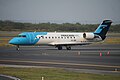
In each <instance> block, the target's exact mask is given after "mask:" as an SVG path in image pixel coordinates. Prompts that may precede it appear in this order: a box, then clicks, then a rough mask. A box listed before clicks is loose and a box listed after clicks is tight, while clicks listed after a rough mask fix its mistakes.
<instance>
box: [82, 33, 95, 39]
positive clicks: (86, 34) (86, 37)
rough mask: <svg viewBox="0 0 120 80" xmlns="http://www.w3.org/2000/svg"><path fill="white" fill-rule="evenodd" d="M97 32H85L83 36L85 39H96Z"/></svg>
mask: <svg viewBox="0 0 120 80" xmlns="http://www.w3.org/2000/svg"><path fill="white" fill-rule="evenodd" d="M94 37H95V34H94V33H83V38H85V39H94Z"/></svg>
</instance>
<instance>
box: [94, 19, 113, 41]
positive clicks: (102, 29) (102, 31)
mask: <svg viewBox="0 0 120 80" xmlns="http://www.w3.org/2000/svg"><path fill="white" fill-rule="evenodd" d="M111 23H112V21H111V20H104V21H103V22H102V23H101V24H100V25H99V27H98V28H97V29H96V30H95V32H94V34H97V35H99V36H100V37H101V38H102V40H104V39H105V38H106V33H107V32H108V30H109V28H110V25H111Z"/></svg>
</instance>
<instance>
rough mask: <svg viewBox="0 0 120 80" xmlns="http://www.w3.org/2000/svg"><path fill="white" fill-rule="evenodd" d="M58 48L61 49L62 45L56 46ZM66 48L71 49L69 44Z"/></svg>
mask: <svg viewBox="0 0 120 80" xmlns="http://www.w3.org/2000/svg"><path fill="white" fill-rule="evenodd" d="M57 48H58V50H62V46H57ZM66 49H67V50H71V47H70V46H66Z"/></svg>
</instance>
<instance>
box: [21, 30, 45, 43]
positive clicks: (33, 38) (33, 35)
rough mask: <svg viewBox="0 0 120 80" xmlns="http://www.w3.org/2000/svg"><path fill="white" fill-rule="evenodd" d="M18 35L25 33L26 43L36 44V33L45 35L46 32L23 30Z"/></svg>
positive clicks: (37, 39)
mask: <svg viewBox="0 0 120 80" xmlns="http://www.w3.org/2000/svg"><path fill="white" fill-rule="evenodd" d="M19 35H26V36H27V37H26V38H27V43H26V44H27V45H34V44H36V43H37V42H38V41H39V40H40V39H39V38H36V36H37V35H47V32H23V33H21V34H19Z"/></svg>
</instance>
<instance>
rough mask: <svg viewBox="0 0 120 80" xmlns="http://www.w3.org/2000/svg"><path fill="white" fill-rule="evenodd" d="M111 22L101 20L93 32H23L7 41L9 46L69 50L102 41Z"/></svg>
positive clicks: (17, 48)
mask: <svg viewBox="0 0 120 80" xmlns="http://www.w3.org/2000/svg"><path fill="white" fill-rule="evenodd" d="M111 23H112V21H111V20H103V22H102V23H101V24H100V25H99V26H98V28H97V29H96V30H95V31H94V32H81V33H79V32H23V33H20V34H19V35H18V36H17V37H14V38H13V39H11V40H10V41H9V44H12V45H16V46H17V47H16V50H19V46H25V45H47V46H55V47H56V48H58V50H62V49H63V46H65V47H66V49H67V50H71V46H73V45H88V44H92V43H95V42H100V41H103V40H104V39H105V38H106V34H107V32H108V30H109V27H110V25H111Z"/></svg>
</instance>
